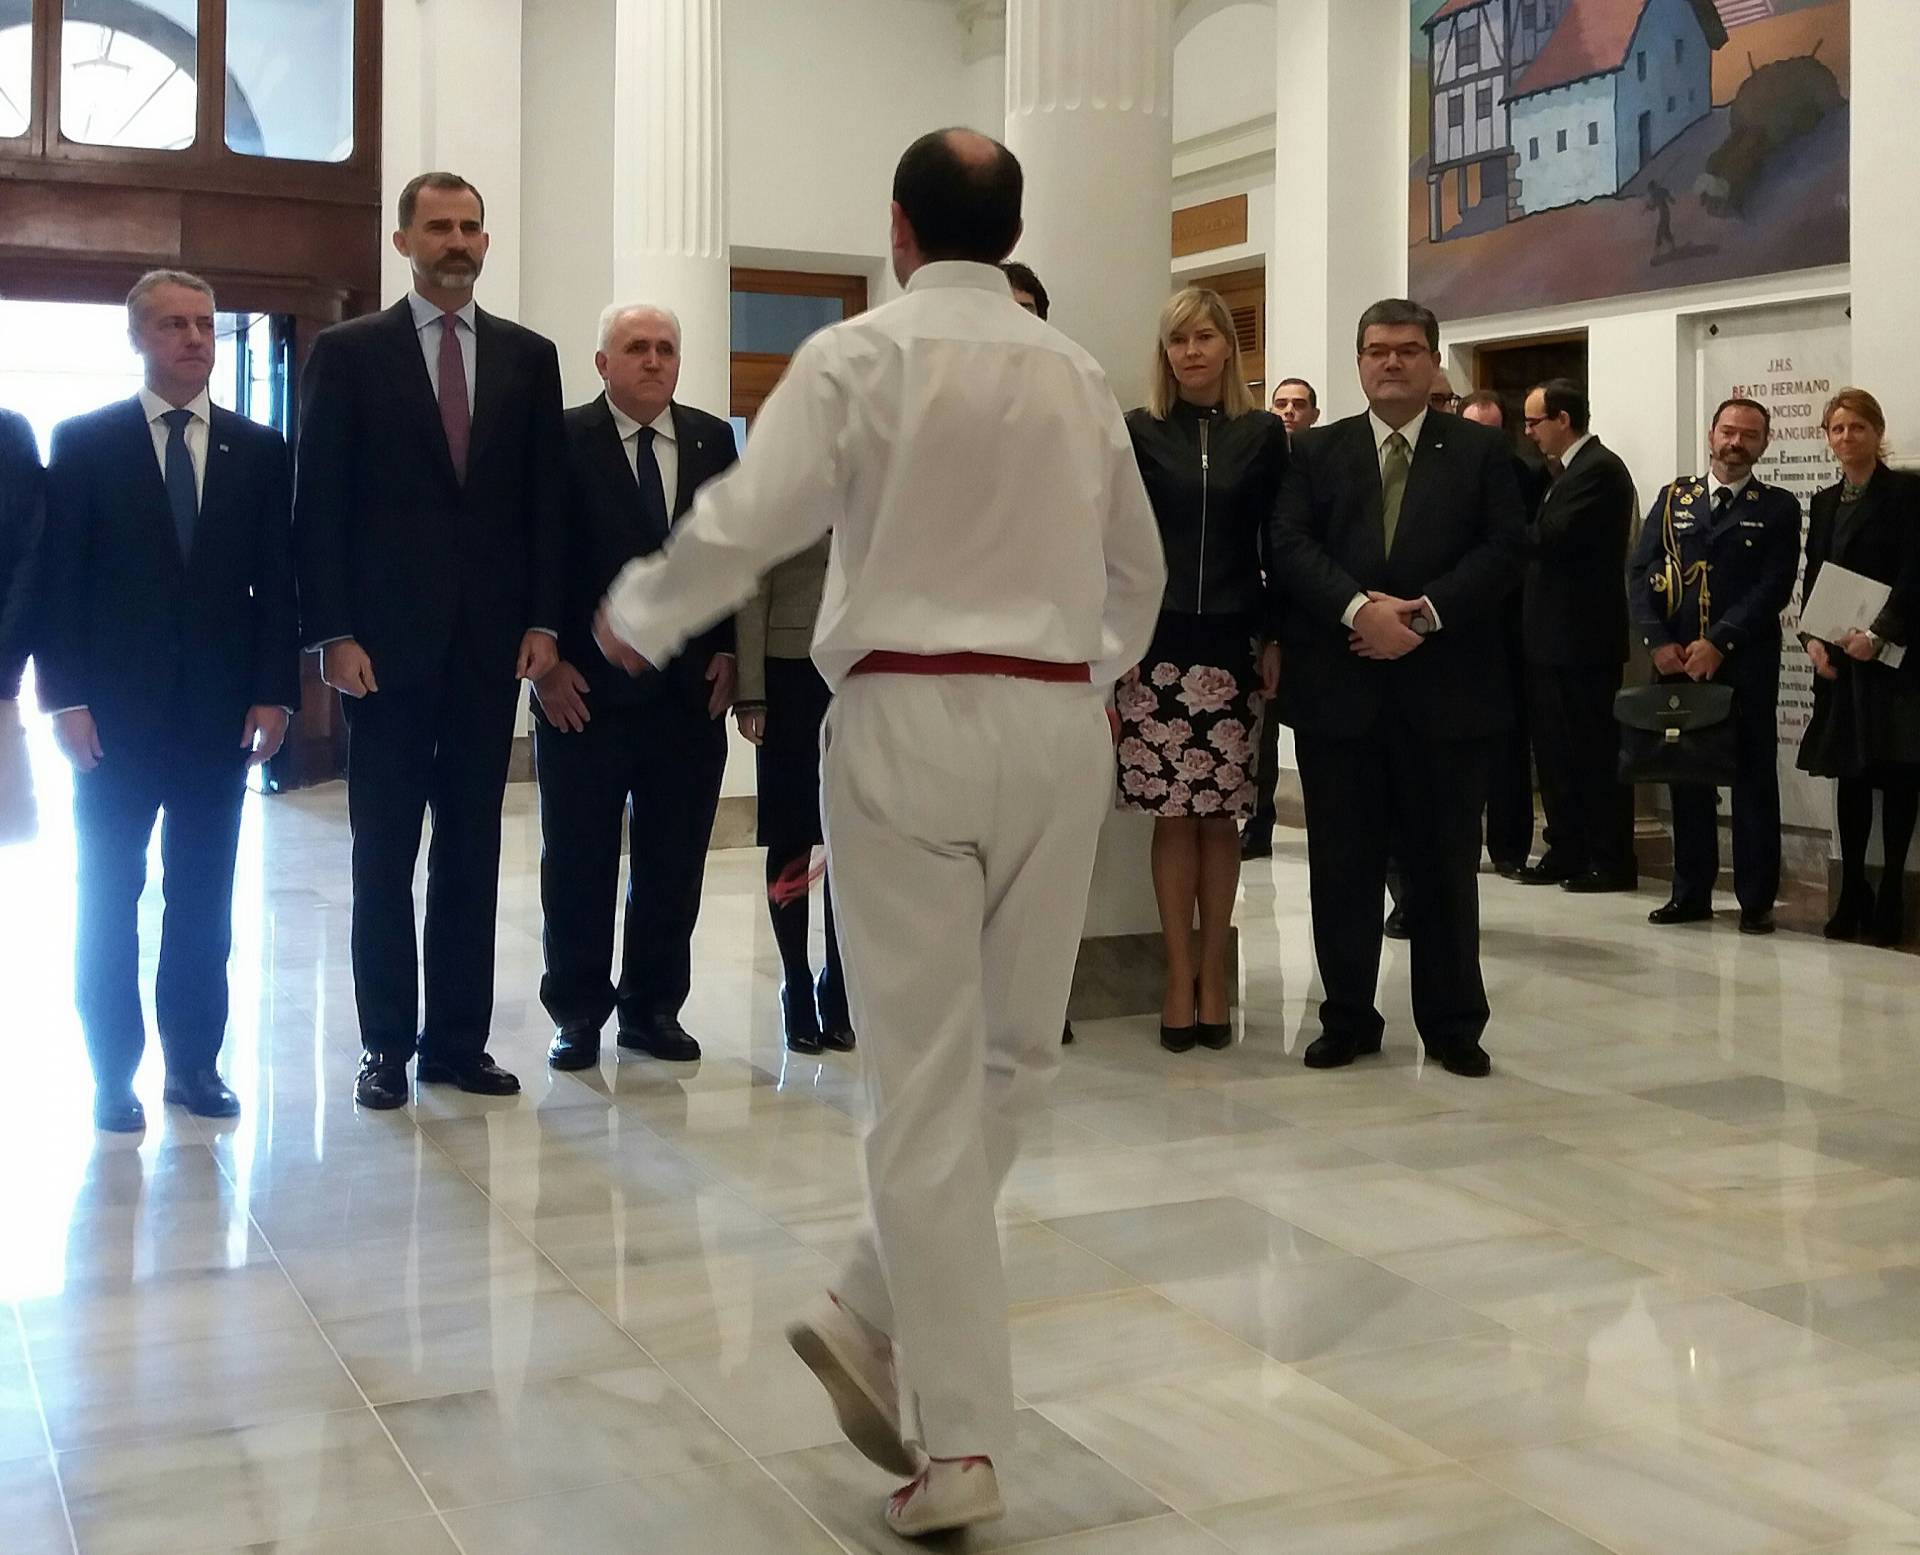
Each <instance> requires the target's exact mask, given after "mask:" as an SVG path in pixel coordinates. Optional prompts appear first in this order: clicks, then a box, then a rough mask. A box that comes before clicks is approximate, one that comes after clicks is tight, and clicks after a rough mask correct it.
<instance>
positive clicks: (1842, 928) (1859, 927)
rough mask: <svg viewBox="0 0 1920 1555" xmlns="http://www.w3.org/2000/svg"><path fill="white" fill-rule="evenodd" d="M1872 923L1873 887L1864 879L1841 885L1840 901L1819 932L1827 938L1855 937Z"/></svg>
mask: <svg viewBox="0 0 1920 1555" xmlns="http://www.w3.org/2000/svg"><path fill="white" fill-rule="evenodd" d="M1872 923H1873V887H1872V886H1870V885H1868V884H1867V883H1866V882H1865V881H1864V880H1863V881H1861V882H1860V883H1859V884H1858V885H1849V886H1842V887H1841V888H1840V901H1839V904H1838V905H1837V906H1835V908H1834V910H1833V916H1832V917H1831V918H1829V919H1828V920H1827V926H1826V927H1825V928H1824V929H1822V930H1821V931H1820V932H1821V933H1822V934H1824V935H1826V937H1827V938H1828V939H1855V938H1857V937H1858V936H1859V935H1861V934H1862V933H1864V932H1866V930H1867V929H1868V928H1869V926H1870V925H1871V924H1872Z"/></svg>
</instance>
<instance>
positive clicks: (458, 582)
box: [294, 173, 566, 1108]
mask: <svg viewBox="0 0 1920 1555" xmlns="http://www.w3.org/2000/svg"><path fill="white" fill-rule="evenodd" d="M399 216H400V226H399V230H398V231H397V232H395V233H394V235H393V243H394V247H395V248H397V249H398V250H399V251H400V252H401V253H402V254H405V255H406V256H407V258H408V260H409V261H410V262H411V265H412V269H413V290H412V291H411V292H410V293H409V294H408V295H407V296H406V297H404V298H402V299H401V300H400V301H399V302H398V303H396V304H394V306H393V307H391V308H389V309H388V310H387V311H386V312H385V313H377V314H371V315H369V316H367V317H366V318H360V319H353V320H351V321H349V322H348V323H345V324H338V325H335V326H334V327H333V328H331V329H329V330H325V331H323V332H322V333H321V335H320V337H319V338H318V339H317V340H316V341H315V342H314V346H313V355H312V357H311V359H310V360H309V361H308V364H307V371H306V379H305V383H304V385H303V396H302V411H301V424H300V451H299V463H298V472H297V478H296V482H295V491H294V541H295V546H296V550H297V554H298V557H299V564H300V594H301V625H302V632H303V641H305V642H306V643H307V644H308V645H309V646H313V647H319V648H321V650H322V652H323V654H324V663H323V673H324V675H325V678H326V682H327V684H328V685H330V686H332V687H334V688H335V689H336V690H337V691H339V692H340V694H341V695H342V696H343V697H344V698H345V699H346V700H345V702H344V704H343V706H344V707H345V710H346V717H347V730H348V746H347V811H348V815H349V817H350V819H351V821H352V824H353V982H354V998H355V1002H356V1003H357V1005H358V1007H359V1014H360V1039H361V1042H362V1043H363V1044H364V1046H365V1049H366V1053H365V1057H364V1059H363V1060H362V1062H361V1066H360V1075H359V1079H358V1081H357V1082H356V1084H355V1087H354V1095H355V1097H356V1098H357V1099H358V1100H359V1102H360V1103H361V1105H362V1106H366V1107H375V1108H387V1107H398V1106H402V1105H404V1104H405V1102H406V1100H407V1095H408V1087H407V1062H408V1060H409V1059H411V1058H412V1057H413V1056H414V1054H415V1053H416V1051H417V1052H418V1054H419V1056H420V1067H419V1078H420V1079H421V1080H422V1081H423V1082H427V1083H436V1082H437V1083H445V1084H452V1085H457V1086H459V1087H460V1089H462V1090H464V1091H472V1092H474V1093H476V1094H479V1095H485V1096H508V1095H512V1094H514V1093H515V1092H517V1091H518V1090H519V1089H520V1082H519V1081H518V1080H517V1079H515V1078H514V1076H512V1075H511V1074H508V1073H507V1072H506V1071H505V1070H503V1069H501V1068H499V1067H498V1066H497V1065H496V1064H494V1062H493V1061H492V1059H491V1058H489V1057H488V1056H487V1050H486V1049H487V1033H488V1028H489V1026H490V1024H491V1021H492V1016H493V945H494V927H495V925H494V916H495V906H496V903H497V899H498V896H499V889H500V807H501V803H502V800H503V798H504V796H505V792H506V782H507V765H508V762H509V759H510V757H511V755H512V749H513V722H514V714H515V711H516V709H517V707H518V703H519V681H520V680H521V679H527V680H537V679H539V678H540V676H542V675H544V674H546V673H547V671H549V670H550V669H552V668H553V666H554V664H555V662H556V660H557V657H558V655H557V652H556V649H555V646H554V636H555V633H556V632H557V630H558V627H559V621H560V595H561V573H562V565H563V550H564V545H565V533H564V530H563V527H562V526H563V523H564V520H565V503H566V444H565V435H564V433H563V431H562V427H561V420H560V416H561V406H560V364H559V359H558V357H557V356H556V355H555V353H554V348H553V342H551V341H550V340H546V339H544V338H543V337H541V336H539V335H536V334H534V333H533V332H532V331H531V330H526V329H522V328H521V327H520V326H519V325H517V324H512V323H509V322H508V321H507V320H505V319H502V318H497V317H495V316H494V315H493V314H491V313H486V312H483V311H482V310H480V309H479V308H477V307H475V306H474V301H473V288H474V283H475V282H476V281H477V280H478V279H479V276H480V270H481V266H482V264H483V263H484V261H485V259H486V253H487V233H486V207H485V205H484V204H483V203H482V201H481V198H480V194H479V192H478V191H477V190H476V189H474V188H473V186H472V185H471V184H469V183H467V181H466V180H465V179H463V178H460V177H458V176H457V175H455V174H452V173H423V174H421V175H420V176H419V177H417V178H415V179H414V180H413V181H412V182H410V183H409V184H408V185H407V186H406V188H405V190H403V191H402V193H401V196H400V211H399ZM429 809H430V810H431V811H432V813H433V844H432V848H431V850H430V852H429V853H428V857H427V921H426V945H425V963H426V1018H425V1022H424V1024H421V1023H419V1015H420V1008H419V980H420V978H419V974H420V957H419V956H418V955H417V954H416V951H415V944H414V931H413V868H414V860H415V859H416V858H417V857H418V854H419V851H420V827H421V821H422V818H423V816H424V815H425V813H426V812H427V811H428V810H429Z"/></svg>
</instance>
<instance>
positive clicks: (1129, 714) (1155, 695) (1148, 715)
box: [1114, 611, 1263, 821]
mask: <svg viewBox="0 0 1920 1555" xmlns="http://www.w3.org/2000/svg"><path fill="white" fill-rule="evenodd" d="M1259 656H1260V644H1259V640H1258V637H1257V634H1256V630H1255V626H1254V620H1253V618H1252V617H1251V616H1244V615H1232V616H1196V615H1182V614H1177V613H1175V612H1173V611H1165V612H1163V613H1162V614H1161V617H1160V624H1159V625H1158V626H1157V627H1156V628H1155V629H1154V634H1153V643H1152V646H1150V647H1149V648H1148V649H1147V656H1146V658H1145V659H1143V660H1142V661H1141V663H1140V676H1139V679H1138V680H1135V681H1133V682H1132V683H1131V684H1128V685H1123V686H1121V687H1120V689H1119V691H1118V692H1117V693H1116V694H1115V698H1114V701H1115V706H1116V707H1117V708H1118V710H1119V714H1120V749H1119V759H1120V765H1119V784H1120V808H1121V809H1123V810H1137V811H1141V812H1144V813H1145V814H1147V815H1158V816H1224V817H1227V818H1229V819H1232V820H1236V821H1244V820H1245V819H1246V818H1247V817H1248V816H1249V815H1251V814H1252V813H1253V800H1254V791H1253V768H1254V759H1255V758H1254V753H1255V751H1257V750H1258V748H1259V743H1258V742H1259V733H1260V717H1261V713H1262V711H1263V709H1262V707H1261V701H1262V699H1261V696H1260V693H1259V689H1258V688H1259V684H1260V670H1259Z"/></svg>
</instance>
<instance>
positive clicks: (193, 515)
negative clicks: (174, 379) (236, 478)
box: [160, 410, 200, 561]
mask: <svg viewBox="0 0 1920 1555" xmlns="http://www.w3.org/2000/svg"><path fill="white" fill-rule="evenodd" d="M160 419H161V420H162V421H164V422H166V424H167V458H166V472H167V506H168V507H170V508H172V509H173V532H174V534H175V535H177V536H178V537H179V540H180V559H181V560H182V561H185V560H187V558H188V557H190V556H192V555H193V526H194V522H195V521H196V520H197V519H198V518H199V517H200V494H199V493H198V492H197V491H196V490H195V489H194V481H193V455H192V454H190V453H188V452H187V423H188V422H190V421H192V420H193V412H192V411H190V410H169V411H165V412H163V413H162V414H161V417H160Z"/></svg>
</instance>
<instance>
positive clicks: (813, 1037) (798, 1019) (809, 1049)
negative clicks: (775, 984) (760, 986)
mask: <svg viewBox="0 0 1920 1555" xmlns="http://www.w3.org/2000/svg"><path fill="white" fill-rule="evenodd" d="M780 1026H781V1030H782V1031H783V1032H784V1033H785V1035H786V1039H787V1051H788V1052H789V1053H804V1054H806V1055H807V1056H808V1057H809V1058H812V1057H814V1056H816V1055H817V1054H819V1053H820V1052H822V1051H823V1049H824V1044H822V1042H821V1041H820V1019H819V1017H818V1016H817V1015H816V1014H815V1013H814V1009H813V990H812V989H811V988H802V989H798V990H795V989H793V988H782V989H781V990H780Z"/></svg>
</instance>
